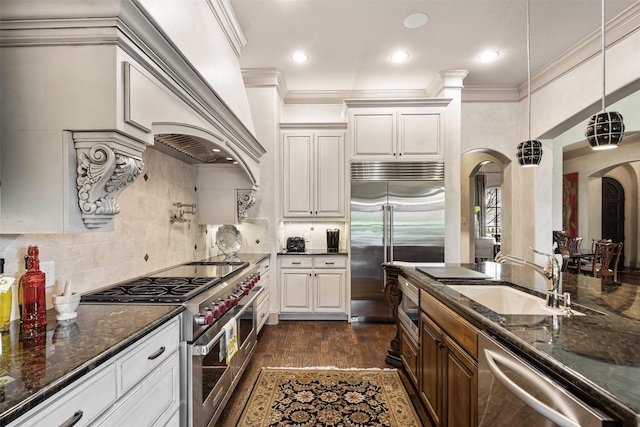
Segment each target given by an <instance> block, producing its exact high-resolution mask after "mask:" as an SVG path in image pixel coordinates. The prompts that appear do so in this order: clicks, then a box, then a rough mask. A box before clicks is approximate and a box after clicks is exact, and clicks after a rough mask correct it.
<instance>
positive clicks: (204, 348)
mask: <svg viewBox="0 0 640 427" xmlns="http://www.w3.org/2000/svg"><path fill="white" fill-rule="evenodd" d="M254 289H256V291H257V292H255V294H254V295H253V296H252V297H251V299H249V301H248V302H247V303H246V304H244V305H243V306H242V309H241V310H240V311H239V312H238V313H237V314H236V315H235V316H233V318H234V319H236V320H238V319H239V318H240V317H241V316H242V315H243V314H244V313H246V311H247V309H248V308H249V307H251V306H252V305H253V303H254V302H255V301H256V299H257V298H258V296H259V295H260V294H261V293H262V292H263V291H264V288H262V287H260V288H258V287H256V288H254ZM223 334H224V328H220V332H218V333H217V334H216V335H215V336H214V337H213V338H212V339H211V340H209V342H207V343H206V344H201V345H195V344H194V345H193V346H192V350H191V354H192V355H193V356H206V355H207V354H209V352H210V351H211V349H212V348H213V346H214V345H215V343H216V341H218V340H219V339H220V337H222V335H223Z"/></svg>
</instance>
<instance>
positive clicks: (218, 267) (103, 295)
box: [81, 262, 248, 303]
mask: <svg viewBox="0 0 640 427" xmlns="http://www.w3.org/2000/svg"><path fill="white" fill-rule="evenodd" d="M247 265H248V263H246V262H245V263H235V264H230V263H190V264H185V265H180V266H178V267H173V268H169V269H167V270H163V271H160V272H158V273H156V274H153V275H150V276H148V277H139V278H137V279H134V280H132V281H130V282H125V283H120V284H117V285H113V286H110V287H108V288H103V289H99V290H97V291H94V292H89V293H87V294H84V295H82V297H81V300H82V301H84V302H120V303H124V302H136V303H184V302H187V301H189V300H190V299H192V298H193V297H195V296H196V295H198V294H200V293H201V292H203V291H205V290H207V289H209V288H211V287H213V286H215V285H216V284H218V283H219V282H221V281H222V280H224V279H227V278H231V277H233V276H234V275H236V274H237V273H238V272H239V271H240V270H242V269H243V268H244V267H246V266H247Z"/></svg>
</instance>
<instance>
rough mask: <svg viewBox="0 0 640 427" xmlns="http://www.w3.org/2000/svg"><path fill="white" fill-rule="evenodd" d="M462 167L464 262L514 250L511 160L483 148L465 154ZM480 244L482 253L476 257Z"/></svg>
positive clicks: (461, 248) (462, 256)
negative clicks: (498, 250)
mask: <svg viewBox="0 0 640 427" xmlns="http://www.w3.org/2000/svg"><path fill="white" fill-rule="evenodd" d="M460 166H461V167H460V173H461V176H460V184H461V185H460V196H461V200H460V207H461V218H462V222H461V233H460V260H461V262H463V263H464V262H474V261H475V260H476V258H478V259H489V258H490V259H493V257H494V254H495V251H496V250H497V249H498V248H500V249H502V250H505V251H510V250H511V247H512V242H511V239H512V236H511V227H512V217H511V212H512V207H511V183H512V177H511V170H512V164H511V161H510V160H509V159H508V158H507V157H506V156H504V155H503V154H501V153H499V152H496V151H493V150H486V149H483V150H473V151H468V152H466V153H464V154H463V155H462V157H461V163H460ZM478 176H481V177H482V178H480V179H478V178H477V177H478ZM478 207H479V208H478ZM496 214H497V216H496ZM494 235H497V236H494ZM476 242H478V245H479V246H480V247H481V248H483V250H482V251H481V252H482V253H479V254H476V252H477V250H476V246H477V245H476ZM477 255H480V256H477Z"/></svg>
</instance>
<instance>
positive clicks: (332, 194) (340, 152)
mask: <svg viewBox="0 0 640 427" xmlns="http://www.w3.org/2000/svg"><path fill="white" fill-rule="evenodd" d="M344 171H345V163H344V133H334V134H330V133H329V134H325V133H316V134H315V181H316V182H315V184H316V185H315V195H316V197H315V202H316V206H315V209H314V216H317V217H344V204H345V200H344V197H345V194H344V193H345V181H344V173H345V172H344Z"/></svg>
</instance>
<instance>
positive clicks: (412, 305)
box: [398, 276, 420, 346]
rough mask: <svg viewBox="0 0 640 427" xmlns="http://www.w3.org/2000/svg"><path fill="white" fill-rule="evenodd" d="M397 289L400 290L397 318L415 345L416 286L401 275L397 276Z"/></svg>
mask: <svg viewBox="0 0 640 427" xmlns="http://www.w3.org/2000/svg"><path fill="white" fill-rule="evenodd" d="M398 289H399V291H400V304H398V320H399V321H400V323H402V325H403V326H404V327H405V329H406V330H407V332H409V334H410V335H411V338H413V341H414V344H416V346H417V345H418V343H419V342H420V294H419V291H418V288H417V287H416V286H415V285H413V284H412V283H409V282H408V281H407V279H405V278H404V277H402V276H398Z"/></svg>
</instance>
